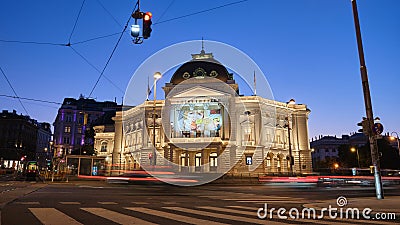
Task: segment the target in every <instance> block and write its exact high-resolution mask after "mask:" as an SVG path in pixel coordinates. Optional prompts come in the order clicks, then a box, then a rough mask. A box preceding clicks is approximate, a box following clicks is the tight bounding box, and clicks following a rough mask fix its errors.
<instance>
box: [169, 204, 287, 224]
mask: <svg viewBox="0 0 400 225" xmlns="http://www.w3.org/2000/svg"><path fill="white" fill-rule="evenodd" d="M163 208H166V209H170V210H174V211H178V212H185V213H191V214H195V215H201V216H209V217H214V218H222V219H228V220H234V221H242V222H246V223H253V224H265V220H261V219H257V215H256V214H255V218H254V219H253V218H247V217H241V216H232V215H226V214H221V213H212V212H208V211H201V210H194V209H186V208H181V207H163ZM268 224H271V225H278V224H279V225H280V224H282V223H277V222H274V221H268Z"/></svg>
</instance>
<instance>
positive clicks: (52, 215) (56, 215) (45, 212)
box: [28, 208, 82, 225]
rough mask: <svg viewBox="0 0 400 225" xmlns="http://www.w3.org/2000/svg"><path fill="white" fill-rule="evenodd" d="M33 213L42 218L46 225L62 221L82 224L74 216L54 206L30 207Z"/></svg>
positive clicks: (72, 224)
mask: <svg viewBox="0 0 400 225" xmlns="http://www.w3.org/2000/svg"><path fill="white" fill-rule="evenodd" d="M28 209H29V210H30V211H31V212H32V213H33V215H35V216H36V218H38V219H39V220H40V222H41V223H42V224H44V225H56V224H60V222H62V223H63V224H69V225H82V224H81V223H79V222H78V221H76V220H74V219H73V218H71V217H69V216H67V215H65V214H64V213H62V212H60V211H58V210H57V209H54V208H28Z"/></svg>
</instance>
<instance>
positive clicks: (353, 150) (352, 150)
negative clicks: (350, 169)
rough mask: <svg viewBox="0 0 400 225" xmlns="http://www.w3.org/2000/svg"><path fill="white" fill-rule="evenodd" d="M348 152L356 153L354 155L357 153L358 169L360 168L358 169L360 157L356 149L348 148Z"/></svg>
mask: <svg viewBox="0 0 400 225" xmlns="http://www.w3.org/2000/svg"><path fill="white" fill-rule="evenodd" d="M350 151H351V152H356V153H357V163H358V168H361V167H360V155H359V154H358V148H355V147H351V148H350Z"/></svg>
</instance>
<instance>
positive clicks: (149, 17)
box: [143, 12, 153, 21]
mask: <svg viewBox="0 0 400 225" xmlns="http://www.w3.org/2000/svg"><path fill="white" fill-rule="evenodd" d="M152 16H153V14H151V12H147V13H146V14H144V16H143V19H144V20H146V21H147V20H151V17H152Z"/></svg>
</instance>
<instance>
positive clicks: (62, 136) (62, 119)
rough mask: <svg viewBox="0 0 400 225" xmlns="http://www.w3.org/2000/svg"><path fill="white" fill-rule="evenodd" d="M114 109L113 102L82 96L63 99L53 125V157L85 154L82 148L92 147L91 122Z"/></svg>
mask: <svg viewBox="0 0 400 225" xmlns="http://www.w3.org/2000/svg"><path fill="white" fill-rule="evenodd" d="M116 107H117V103H115V102H110V101H105V102H97V101H95V100H94V99H87V98H84V97H83V96H80V97H79V99H74V98H65V99H64V102H63V104H62V106H61V108H60V109H59V110H58V114H57V117H56V119H55V121H54V123H53V125H54V151H55V156H56V157H64V156H65V155H66V154H79V155H81V154H85V151H83V149H84V147H87V146H89V147H93V142H94V134H93V133H92V122H93V121H95V120H96V119H98V118H99V117H101V116H103V115H104V114H105V113H106V112H115V110H116Z"/></svg>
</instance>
